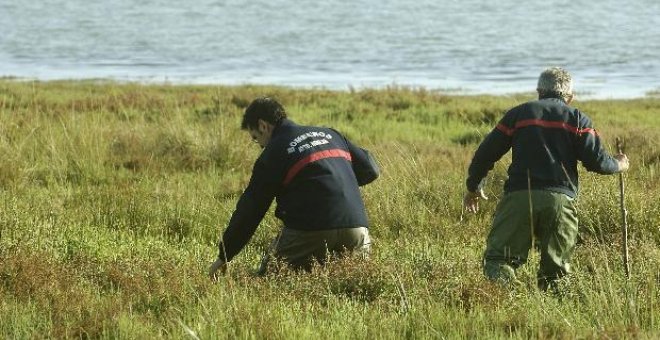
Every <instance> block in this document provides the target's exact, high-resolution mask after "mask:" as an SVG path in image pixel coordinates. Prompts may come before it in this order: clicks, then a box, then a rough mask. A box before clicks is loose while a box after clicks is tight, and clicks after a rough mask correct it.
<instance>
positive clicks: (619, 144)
mask: <svg viewBox="0 0 660 340" xmlns="http://www.w3.org/2000/svg"><path fill="white" fill-rule="evenodd" d="M616 149H617V152H618V153H619V154H623V143H622V142H621V139H620V138H618V137H617V138H616ZM619 193H620V200H619V202H620V206H621V219H622V222H623V225H622V226H621V232H622V241H623V254H622V255H623V268H624V270H625V273H626V279H630V263H629V262H628V211H627V210H626V205H625V203H624V200H623V197H624V193H625V186H624V184H623V173H621V172H619Z"/></svg>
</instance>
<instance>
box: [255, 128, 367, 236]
mask: <svg viewBox="0 0 660 340" xmlns="http://www.w3.org/2000/svg"><path fill="white" fill-rule="evenodd" d="M365 161H367V154H366V153H365V152H364V150H361V149H359V148H357V147H355V146H353V145H351V144H350V142H348V141H347V140H346V139H345V138H344V137H343V136H342V135H340V134H339V133H338V132H337V131H334V130H332V129H328V128H322V127H314V126H302V125H297V124H295V123H293V122H291V121H289V120H286V121H284V122H283V123H282V124H281V125H280V126H279V127H277V128H276V129H275V131H274V132H273V137H272V139H271V141H270V143H269V144H268V146H267V147H266V148H265V149H264V152H263V154H262V156H261V157H260V158H259V160H257V163H259V164H261V166H264V167H265V169H266V170H265V173H268V174H269V177H270V179H271V180H272V181H273V182H274V183H273V185H274V187H277V190H276V193H275V196H276V199H277V209H276V211H275V214H276V216H277V217H278V218H280V219H281V220H282V221H283V222H284V225H286V226H287V227H288V228H292V229H298V230H322V229H336V228H344V227H355V226H364V227H366V226H368V220H367V215H366V212H365V208H364V203H363V201H362V198H361V196H360V191H359V184H360V183H358V181H359V180H360V178H358V177H364V176H361V175H360V174H359V172H358V173H356V172H355V171H354V164H355V165H358V164H363V163H364V162H365ZM372 175H373V177H374V178H375V176H376V174H375V173H374V174H372ZM367 177H369V176H367ZM362 180H364V178H362ZM362 184H366V183H362Z"/></svg>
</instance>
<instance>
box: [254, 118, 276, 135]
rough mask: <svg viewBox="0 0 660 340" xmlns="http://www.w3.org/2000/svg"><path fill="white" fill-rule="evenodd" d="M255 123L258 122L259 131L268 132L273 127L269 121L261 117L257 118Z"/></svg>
mask: <svg viewBox="0 0 660 340" xmlns="http://www.w3.org/2000/svg"><path fill="white" fill-rule="evenodd" d="M257 124H258V127H259V132H261V133H266V132H270V131H271V130H272V129H273V125H272V124H271V123H269V122H267V121H265V120H263V119H261V118H259V120H257Z"/></svg>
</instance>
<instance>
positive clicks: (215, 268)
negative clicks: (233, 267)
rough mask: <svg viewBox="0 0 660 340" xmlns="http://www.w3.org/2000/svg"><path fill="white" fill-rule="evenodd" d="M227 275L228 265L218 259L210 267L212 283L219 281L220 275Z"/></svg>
mask: <svg viewBox="0 0 660 340" xmlns="http://www.w3.org/2000/svg"><path fill="white" fill-rule="evenodd" d="M218 272H219V273H218ZM225 273H227V263H226V262H225V261H224V260H223V259H221V258H219V257H218V258H217V259H216V260H215V262H213V264H211V267H209V278H210V279H211V281H212V282H216V281H218V277H219V275H224V274H225Z"/></svg>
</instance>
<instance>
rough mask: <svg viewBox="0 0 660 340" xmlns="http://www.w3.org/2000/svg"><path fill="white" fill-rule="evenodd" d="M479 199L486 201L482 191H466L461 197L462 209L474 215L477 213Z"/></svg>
mask: <svg viewBox="0 0 660 340" xmlns="http://www.w3.org/2000/svg"><path fill="white" fill-rule="evenodd" d="M479 199H483V200H487V199H488V197H486V194H484V191H483V190H482V189H478V190H477V191H475V192H470V191H468V192H466V193H465V196H464V197H463V207H464V208H465V209H466V210H467V211H469V212H471V213H476V212H477V211H479Z"/></svg>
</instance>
